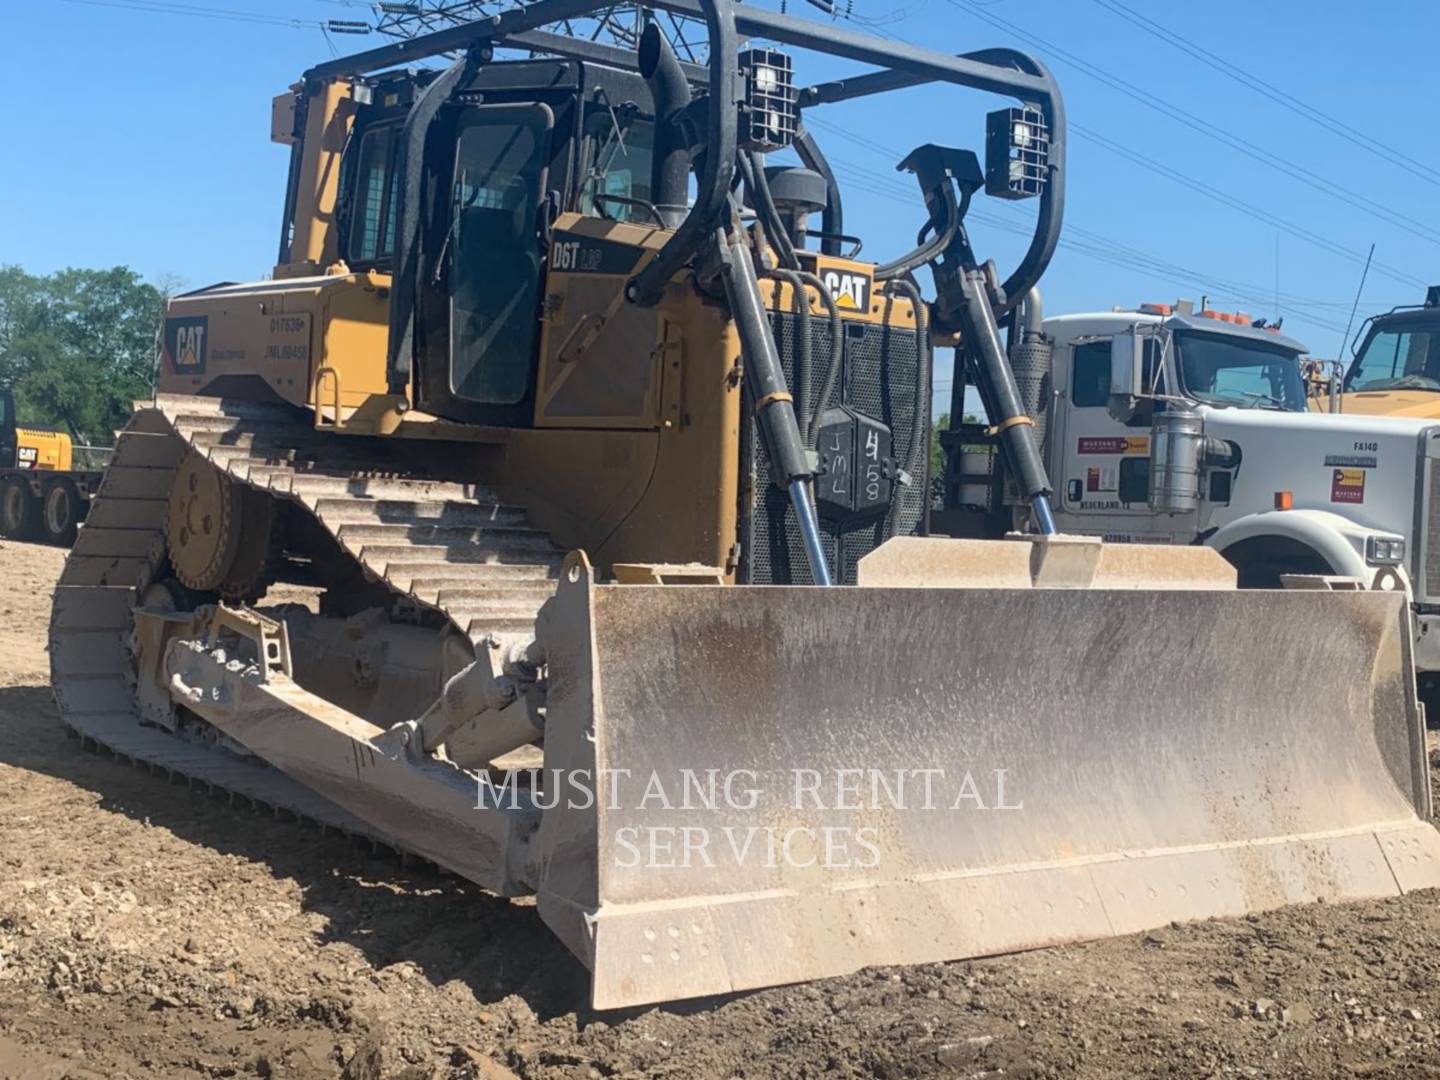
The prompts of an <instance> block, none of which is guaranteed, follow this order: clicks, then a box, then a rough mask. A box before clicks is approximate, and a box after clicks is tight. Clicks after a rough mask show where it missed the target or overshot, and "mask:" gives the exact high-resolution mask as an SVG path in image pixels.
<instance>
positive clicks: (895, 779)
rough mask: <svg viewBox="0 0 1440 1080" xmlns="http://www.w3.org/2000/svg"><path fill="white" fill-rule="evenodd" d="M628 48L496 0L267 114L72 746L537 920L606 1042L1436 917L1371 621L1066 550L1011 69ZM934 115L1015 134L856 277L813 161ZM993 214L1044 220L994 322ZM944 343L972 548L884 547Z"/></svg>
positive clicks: (1426, 832)
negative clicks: (1247, 941)
mask: <svg viewBox="0 0 1440 1080" xmlns="http://www.w3.org/2000/svg"><path fill="white" fill-rule="evenodd" d="M651 6H652V7H654V8H655V9H656V10H659V11H669V12H672V13H675V14H679V15H685V16H691V17H696V18H699V19H703V21H704V24H705V26H706V28H707V31H708V60H707V62H706V63H705V64H704V65H692V64H682V63H681V62H679V61H678V60H677V58H676V57H675V55H674V53H673V51H672V50H671V48H670V46H669V44H668V43H667V41H666V39H665V37H664V36H663V35H662V34H661V33H660V31H659V30H658V28H657V27H656V26H653V25H652V26H649V27H647V28H646V29H645V31H644V33H643V35H642V36H641V37H640V39H639V42H638V47H637V48H635V49H630V48H624V47H620V46H616V45H607V44H601V43H597V42H593V41H586V40H581V39H576V38H571V37H563V36H558V35H555V34H552V33H549V32H547V31H546V30H544V29H543V28H544V27H545V26H549V25H553V24H555V23H557V22H559V21H563V20H566V19H574V18H581V17H583V16H584V15H585V14H586V13H587V12H591V11H593V10H594V9H595V7H596V2H595V0H537V2H536V3H533V4H527V5H525V6H523V7H521V8H517V9H515V10H512V11H507V12H505V13H504V14H501V15H499V16H497V17H495V18H493V19H490V20H488V21H485V22H481V23H476V24H472V25H467V26H461V27H455V28H452V29H447V30H442V31H437V32H435V33H434V34H431V35H429V36H427V37H421V38H417V39H413V40H410V41H406V42H403V43H396V44H393V45H389V46H386V47H384V48H379V49H375V50H372V51H369V52H363V53H360V54H358V55H356V56H352V57H346V58H341V59H337V60H335V61H333V62H327V63H323V64H320V65H319V66H317V67H315V68H313V69H311V70H310V71H308V72H307V73H306V74H305V76H304V78H303V79H302V80H301V81H300V82H299V83H298V84H297V85H296V86H295V87H294V88H293V89H292V90H291V91H290V92H288V93H287V94H284V95H282V96H281V97H280V98H278V99H277V100H276V102H275V105H274V110H273V118H274V134H275V137H276V138H277V139H278V140H279V141H281V142H282V143H286V144H288V145H289V146H290V148H291V167H290V172H289V184H288V190H287V194H286V199H285V210H284V219H283V228H282V238H281V242H280V257H279V261H278V265H277V267H276V271H275V275H274V278H273V280H266V281H257V282H252V283H247V284H229V285H219V286H215V287H212V288H207V289H203V290H200V291H198V292H195V293H191V294H188V295H185V296H182V297H177V298H175V299H174V300H172V301H171V303H170V305H169V309H168V312H167V316H166V319H165V326H164V333H163V345H162V365H161V375H160V382H159V390H158V393H157V395H156V396H155V398H154V400H152V401H148V402H144V403H141V404H140V405H139V406H138V407H137V411H136V413H135V415H134V418H133V420H132V422H131V423H130V424H129V426H128V427H127V429H126V430H125V431H124V433H123V434H122V436H121V438H120V439H119V443H118V445H117V448H116V451H115V455H114V458H113V460H112V462H111V465H110V467H109V469H108V471H107V473H106V476H105V478H104V481H103V484H102V487H101V490H100V492H99V495H98V498H97V499H96V501H95V504H94V506H93V508H92V510H91V512H90V518H89V521H88V522H87V524H86V526H85V528H84V529H83V530H82V531H81V533H80V537H79V540H78V541H77V543H76V545H75V547H74V549H73V551H72V553H71V555H70V557H69V560H68V562H67V564H66V566H65V569H64V572H63V575H62V577H61V580H60V583H59V587H58V588H57V589H56V593H55V601H54V616H53V624H52V640H51V656H52V665H53V675H54V684H55V690H56V695H57V698H58V701H59V704H60V710H61V714H62V717H63V719H64V722H65V723H66V724H68V725H69V726H70V727H71V728H73V729H74V730H75V731H76V732H77V733H78V734H79V735H80V736H81V737H82V738H83V739H84V740H86V741H87V742H91V743H95V744H99V745H101V746H104V747H107V748H109V749H110V750H111V751H113V752H114V753H116V754H118V755H121V756H122V757H128V758H132V759H135V760H137V761H142V762H146V763H148V764H149V765H150V766H151V767H153V768H157V769H162V770H168V771H170V772H172V773H175V774H178V775H181V776H184V777H188V778H189V780H190V781H191V783H192V784H196V785H200V786H209V787H215V788H220V789H223V790H226V791H229V792H230V793H232V795H236V796H239V797H242V798H248V799H251V800H254V801H255V802H258V803H262V804H265V805H270V806H274V807H277V808H282V809H284V810H286V811H289V812H291V813H294V814H296V815H300V816H302V817H308V818H313V819H315V820H318V821H321V822H324V823H326V824H329V825H333V826H336V827H339V828H344V829H348V830H351V831H353V832H355V833H357V834H361V835H366V836H371V837H374V838H377V839H379V840H381V841H384V842H385V843H388V844H390V845H393V846H394V847H396V848H398V849H400V850H402V851H405V852H409V853H414V854H417V855H419V856H422V857H424V858H426V859H429V860H432V861H433V862H434V863H436V864H438V865H440V866H441V867H444V868H446V869H447V870H449V871H452V872H454V873H457V874H460V875H463V876H464V877H466V878H468V879H470V880H471V881H474V882H476V883H478V884H479V885H481V886H483V887H485V888H487V889H490V890H493V891H494V892H496V893H500V894H505V895H520V894H533V895H534V896H535V897H536V906H537V912H538V917H539V918H541V919H543V920H544V921H545V923H546V924H548V925H549V926H550V927H551V928H552V929H553V930H554V932H555V933H556V934H557V935H558V936H559V937H560V938H561V939H562V940H563V941H564V942H565V944H566V945H567V946H568V947H569V948H570V949H571V950H572V951H573V952H574V953H575V955H576V956H577V957H579V958H580V960H581V961H583V962H584V964H585V965H586V966H587V967H589V968H590V969H591V972H592V980H593V981H592V999H593V1001H594V1003H595V1005H596V1006H597V1007H602V1008H604V1007H616V1006H624V1005H631V1004H637V1003H645V1002H656V1001H664V1000H669V999H676V998H684V997H693V996H697V995H706V994H713V993H719V992H728V991H733V990H740V989H745V988H749V987H758V986H765V985H771V984H775V983H781V982H787V981H795V980H801V979H810V978H817V977H821V976H827V975H833V974H838V973H842V972H847V971H851V970H855V969H857V968H859V967H862V966H865V965H870V964H882V963H884V964H888V963H910V962H923V961H935V960H943V959H948V958H958V957H965V956H974V955H979V954H986V953H994V952H1000V951H1005V950H1013V949H1020V948H1027V947H1034V946H1041V945H1046V944H1050V943H1055V942H1062V941H1068V940H1075V939H1080V938H1089V937H1098V936H1103V935H1108V934H1118V933H1126V932H1131V931H1135V930H1139V929H1143V928H1145V927H1151V926H1155V925H1159V924H1162V923H1165V922H1168V921H1170V920H1173V919H1189V918H1199V917H1206V916H1211V915H1228V914H1240V913H1244V912H1248V911H1252V910H1256V909H1260V908H1266V907H1273V906H1277V905H1282V904H1287V903H1293V902H1300V901H1307V900H1317V899H1326V900H1334V899H1344V898H1348V897H1357V896H1383V895H1389V894H1394V893H1396V892H1399V891H1403V890H1408V889H1413V888H1418V887H1422V886H1429V885H1434V884H1436V883H1437V882H1440V836H1437V835H1436V833H1435V831H1434V830H1433V829H1432V828H1431V826H1430V825H1429V824H1428V823H1427V822H1426V820H1425V819H1426V818H1428V815H1429V795H1428V786H1427V775H1426V764H1425V755H1424V751H1423V744H1422V734H1423V732H1422V727H1421V718H1420V712H1419V709H1418V706H1417V704H1416V700H1415V688H1414V678H1413V673H1414V672H1413V663H1412V660H1411V657H1410V652H1409V650H1410V633H1409V627H1408V622H1407V620H1408V614H1407V611H1406V609H1405V607H1404V604H1403V597H1401V596H1399V595H1398V594H1387V593H1380V592H1363V593H1342V592H1326V591H1321V590H1297V591H1293V592H1287V591H1277V592H1242V591H1237V590H1236V589H1235V587H1234V576H1233V571H1231V570H1229V569H1228V567H1227V566H1226V565H1225V564H1224V563H1222V562H1221V561H1220V560H1219V559H1218V557H1215V556H1214V555H1213V553H1211V552H1209V551H1208V550H1204V549H1198V548H1197V549H1168V548H1165V549H1162V548H1146V547H1139V546H1130V547H1126V546H1112V545H1106V544H1102V543H1100V542H1099V541H1095V540H1090V539H1084V538H1072V537H1063V536H1057V535H1055V532H1054V526H1053V523H1052V522H1051V519H1050V513H1049V502H1048V499H1049V492H1050V484H1049V480H1048V478H1047V477H1046V476H1045V474H1044V470H1043V467H1042V466H1041V464H1040V459H1039V456H1038V454H1037V453H1036V447H1035V441H1034V439H1033V437H1032V436H1033V432H1032V426H1031V424H1030V420H1029V417H1027V415H1026V414H1025V412H1024V411H1023V409H1022V408H1021V404H1020V397H1019V395H1018V393H1017V390H1016V386H1015V382H1014V378H1013V375H1012V373H1011V370H1010V366H1009V362H1008V357H1007V354H1006V351H1005V347H1004V345H1003V343H1002V337H1003V334H1004V331H1005V328H1007V327H1009V328H1010V330H1011V331H1012V333H1013V331H1014V320H1015V313H1016V308H1017V306H1018V305H1019V304H1020V303H1021V301H1022V300H1023V299H1024V298H1025V297H1026V296H1027V295H1029V294H1030V292H1031V290H1032V289H1033V288H1034V286H1035V284H1036V282H1037V281H1038V280H1039V278H1040V276H1041V274H1042V273H1043V272H1044V270H1045V268H1046V266H1047V264H1048V263H1049V261H1050V257H1051V254H1052V253H1053V252H1054V250H1055V245H1056V242H1057V240H1058V237H1059V234H1060V226H1061V215H1062V207H1063V202H1064V197H1063V192H1064V179H1065V160H1064V149H1065V120H1064V111H1063V105H1062V100H1061V96H1060V92H1059V90H1058V88H1057V86H1056V84H1055V82H1054V80H1053V79H1052V78H1051V76H1050V75H1049V73H1048V72H1047V71H1046V69H1045V68H1044V67H1043V66H1042V65H1041V64H1039V63H1038V62H1037V61H1035V60H1033V59H1031V58H1029V57H1027V56H1025V55H1023V54H1021V53H1017V52H1014V51H1012V50H1008V49H987V50H983V51H979V52H974V53H968V54H963V55H960V56H952V55H947V54H943V53H939V52H932V51H927V50H923V49H918V48H914V47H911V46H908V45H903V44H898V43H896V42H893V41H882V40H879V39H876V38H873V37H869V36H866V35H863V34H857V33H854V32H851V31H849V30H846V29H844V28H841V27H837V26H834V25H828V24H816V23H813V22H809V21H807V20H803V19H797V18H795V17H792V16H787V15H783V14H774V13H771V12H767V11H764V10H760V9H756V8H752V7H749V6H748V5H747V6H745V7H738V6H733V5H732V3H731V0H660V2H659V3H656V4H653V5H651ZM742 39H744V40H746V41H750V42H754V41H762V40H763V41H765V42H768V43H771V44H769V45H767V46H765V47H759V46H755V45H749V46H747V47H745V48H744V49H742V48H741V43H742ZM507 49H508V50H528V51H529V53H530V54H531V55H530V58H528V59H515V60H502V59H497V51H499V50H507ZM786 50H788V51H786ZM816 53H818V54H823V55H824V56H828V57H829V59H828V60H826V61H825V63H826V64H827V65H828V67H829V70H831V71H834V70H835V63H836V61H837V59H838V60H843V61H852V62H854V63H855V64H856V65H857V67H856V73H855V74H854V75H853V76H847V77H845V78H841V79H831V80H830V81H825V82H820V83H818V84H815V85H809V86H804V85H801V84H800V82H798V81H797V70H796V66H795V65H796V63H797V60H796V59H795V57H796V56H797V55H798V56H805V55H813V54H816ZM441 54H446V55H450V56H456V57H458V58H457V59H454V60H453V62H452V63H451V64H450V65H449V66H448V67H445V68H443V69H442V70H435V71H430V70H418V69H416V68H414V67H402V65H413V64H415V63H416V61H417V60H419V59H422V58H424V57H427V56H439V55H441ZM926 84H928V85H929V86H931V88H932V89H931V92H933V93H939V92H941V90H949V91H957V90H978V91H981V92H984V93H989V94H994V95H999V96H1001V97H1003V98H1007V99H1011V101H1012V104H1008V105H1006V106H1005V107H1003V108H999V109H997V110H996V111H995V112H993V113H991V114H990V116H989V118H988V119H987V122H986V132H985V154H984V162H983V164H982V162H981V159H980V156H979V155H977V154H976V153H974V152H972V151H970V150H965V149H956V148H953V147H949V146H944V145H940V144H926V145H923V146H920V147H918V148H917V149H916V150H915V151H914V152H913V153H911V154H910V155H908V156H907V157H906V159H905V160H904V161H903V162H901V163H900V165H901V168H902V169H903V170H905V171H906V172H908V173H911V174H913V175H914V177H915V179H916V181H917V182H918V187H919V189H920V195H921V198H920V199H918V200H917V204H916V221H917V224H923V228H922V229H921V232H920V237H919V240H918V242H917V246H916V248H915V249H914V250H913V251H911V252H909V253H907V254H905V255H903V256H901V257H899V258H897V259H895V260H893V261H891V262H888V263H883V264H879V265H876V264H873V263H869V262H866V261H863V260H861V259H860V258H858V252H857V251H856V250H855V249H856V246H857V245H856V242H855V241H854V240H853V239H852V238H851V237H849V236H848V235H847V234H846V231H845V224H844V217H843V204H842V189H841V185H840V184H839V183H838V182H837V180H836V178H835V176H834V174H833V172H832V171H831V169H830V167H829V165H828V163H827V160H826V158H825V156H824V153H823V151H822V149H821V147H820V145H819V143H818V142H817V140H816V139H815V137H814V136H813V135H812V134H810V133H809V132H808V131H807V129H806V127H805V124H804V114H805V113H806V112H807V111H808V110H811V109H817V108H826V109H837V110H839V109H841V107H842V106H843V103H845V102H847V101H852V100H854V99H858V98H864V97H868V96H870V95H874V94H879V93H897V92H900V91H903V90H905V89H906V88H909V87H914V86H920V85H926ZM792 152H793V157H792V156H791V153H792ZM769 155H783V156H778V157H776V158H775V160H774V162H772V161H770V158H769ZM796 159H798V161H799V162H800V164H798V165H796V164H794V163H793V162H794V160H796ZM782 161H789V162H791V164H780V163H779V162H782ZM980 194H985V195H989V196H993V197H999V198H1006V199H1030V200H1033V203H1032V204H1033V205H1035V206H1036V208H1037V209H1036V214H1035V231H1034V236H1033V238H1032V239H1031V242H1030V245H1029V247H1028V249H1027V251H1026V253H1025V255H1024V256H1023V258H1022V259H1021V260H1020V262H1019V264H1018V265H1017V266H1016V267H1015V269H1014V270H1013V271H1012V272H1011V273H1010V274H1009V276H1006V277H1002V276H1001V275H1000V273H998V272H997V270H996V267H995V266H994V264H993V263H991V262H988V261H984V260H982V259H980V258H979V256H977V254H976V253H975V251H974V250H973V247H972V244H971V240H970V237H969V234H968V231H967V228H966V224H965V214H966V212H967V210H968V207H969V205H970V203H971V200H972V198H973V197H975V196H977V195H980ZM816 217H818V218H819V227H818V228H815V227H813V226H814V224H815V218H816ZM926 268H929V270H930V271H931V273H932V275H933V280H934V295H933V296H932V297H930V298H926V297H925V296H924V294H923V293H922V291H921V289H920V285H919V282H918V279H917V277H916V275H917V273H918V272H921V271H923V270H925V269H926ZM935 347H954V348H956V349H957V350H958V353H959V355H960V356H961V358H962V362H964V363H966V364H967V365H968V366H969V367H970V368H971V369H972V371H973V375H974V378H975V379H976V380H977V382H978V384H979V385H980V387H981V388H982V391H983V392H984V394H985V396H986V401H987V406H988V411H989V415H990V416H991V418H992V420H993V422H994V424H995V426H996V428H997V429H998V434H999V438H1000V441H1001V450H1002V452H1003V453H1004V454H1005V455H1006V460H1007V463H1008V464H1009V465H1010V475H1012V476H1013V477H1015V478H1016V479H1015V482H1014V488H1015V490H1014V491H1013V492H1012V494H1013V497H1014V498H1013V502H1014V518H1013V521H1012V522H1011V525H1012V526H1013V531H1014V535H1013V536H1011V537H1009V538H1005V537H1003V536H997V538H995V539H976V540H952V539H940V538H934V537H929V536H926V535H925V531H926V517H927V502H928V500H927V495H926V493H927V489H928V477H927V464H926V463H927V459H928V446H929V438H928V431H929V418H928V414H929V401H930V395H931V358H932V350H933V349H934V348H935ZM1002 531H1003V530H1002Z"/></svg>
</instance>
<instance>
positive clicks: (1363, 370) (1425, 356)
mask: <svg viewBox="0 0 1440 1080" xmlns="http://www.w3.org/2000/svg"><path fill="white" fill-rule="evenodd" d="M1345 389H1347V390H1440V334H1431V333H1426V332H1425V331H1423V330H1403V331H1397V330H1382V331H1380V332H1379V333H1377V334H1375V335H1374V336H1373V337H1372V338H1371V339H1370V340H1369V342H1367V343H1366V345H1365V350H1364V351H1363V352H1362V353H1361V354H1360V359H1358V360H1357V361H1356V362H1355V366H1354V368H1353V369H1352V370H1351V372H1350V377H1349V379H1348V380H1346V387H1345Z"/></svg>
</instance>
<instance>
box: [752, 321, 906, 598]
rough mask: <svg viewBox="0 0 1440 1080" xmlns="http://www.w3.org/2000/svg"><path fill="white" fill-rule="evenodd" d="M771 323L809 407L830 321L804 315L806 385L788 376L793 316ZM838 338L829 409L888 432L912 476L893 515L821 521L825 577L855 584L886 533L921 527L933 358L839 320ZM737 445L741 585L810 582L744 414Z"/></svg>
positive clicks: (892, 333) (886, 333) (898, 335)
mask: <svg viewBox="0 0 1440 1080" xmlns="http://www.w3.org/2000/svg"><path fill="white" fill-rule="evenodd" d="M772 325H773V327H774V331H775V344H776V346H777V348H778V349H779V351H780V359H781V363H782V365H783V366H784V368H785V378H786V381H787V383H788V384H789V386H790V388H791V392H792V393H794V395H795V400H796V404H797V405H799V404H800V403H801V402H807V403H809V404H810V405H811V406H812V407H813V403H814V402H815V400H816V398H817V397H818V396H819V393H820V390H821V388H822V386H823V384H824V379H825V372H826V369H827V367H828V365H829V363H830V357H831V341H830V320H829V319H828V318H824V317H812V318H811V319H810V343H811V364H810V379H809V385H808V387H802V386H801V385H800V384H799V382H798V381H797V379H796V371H795V368H796V365H797V359H798V356H797V353H798V350H797V348H796V346H797V344H798V335H799V326H800V318H799V316H798V315H794V314H789V313H784V314H775V315H774V316H773V323H772ZM844 333H845V334H846V340H845V363H844V368H843V369H842V371H841V375H840V380H839V382H838V383H837V386H836V391H835V393H834V395H832V397H831V402H830V403H831V405H832V406H833V405H841V404H845V405H849V406H850V407H851V408H854V409H856V410H858V411H860V412H862V413H865V414H866V415H867V416H871V417H874V418H875V419H877V420H880V421H881V422H883V423H884V424H886V425H887V426H889V428H890V429H891V431H892V432H893V433H894V439H895V451H894V452H895V456H896V458H897V460H899V461H900V463H901V467H902V468H905V469H907V470H908V471H909V472H910V473H911V483H910V484H909V485H908V486H906V487H901V488H900V489H899V495H898V496H897V501H898V504H899V505H898V507H896V508H894V510H893V511H892V513H891V514H889V515H884V516H880V517H875V516H871V517H863V518H859V519H851V520H848V521H841V520H833V519H827V518H822V519H821V522H820V528H821V542H822V545H823V547H824V549H825V558H826V561H827V562H828V563H829V564H830V573H831V576H832V577H833V578H834V580H835V581H836V582H838V583H841V584H846V585H853V584H854V583H855V566H856V563H858V562H859V560H860V558H861V557H862V556H863V555H866V554H867V553H869V552H870V551H873V550H874V549H875V548H876V547H878V546H880V544H882V543H884V541H886V540H888V539H889V538H890V537H891V536H892V535H899V536H904V535H909V534H913V533H917V532H919V531H920V530H921V528H922V527H923V522H924V516H925V491H926V489H927V484H928V481H929V476H928V473H929V464H930V451H929V445H928V433H927V431H926V421H927V418H928V416H929V409H930V364H931V358H930V348H929V344H928V342H927V341H925V339H924V338H920V339H919V341H920V344H921V346H922V347H923V349H924V353H923V357H917V354H916V347H917V334H916V332H915V331H914V330H910V329H896V328H892V327H888V326H883V325H878V324H871V323H861V322H858V321H857V322H850V321H847V322H845V324H844ZM917 389H918V391H919V393H918V396H917ZM917 403H918V406H919V408H918V409H917V408H916V406H917ZM916 440H920V442H919V443H918V444H917V443H916ZM741 446H742V454H743V458H742V461H741V470H742V472H741V478H742V485H741V494H740V499H741V505H740V544H741V553H740V566H739V571H738V575H737V576H738V578H739V580H740V581H742V582H748V583H751V584H757V585H758V584H765V585H770V584H773V585H807V584H813V582H812V580H811V575H810V568H809V565H808V564H807V562H806V560H805V547H804V544H803V543H802V542H801V540H800V531H799V528H798V526H797V524H796V521H795V515H794V512H793V511H792V510H791V508H790V499H789V496H788V495H787V494H786V493H785V492H784V491H781V490H780V489H779V488H778V487H776V486H775V484H774V483H773V482H772V481H771V478H770V463H769V459H768V458H767V457H766V455H765V449H764V447H763V446H762V445H761V444H760V436H759V431H758V430H757V429H756V427H755V425H754V424H753V423H752V422H751V420H750V417H749V416H748V412H747V416H746V420H745V430H744V432H743V437H742V440H741ZM912 448H914V453H913V454H912V453H911V451H912ZM907 458H909V459H913V461H914V462H915V464H914V465H912V464H911V463H910V461H908V460H907Z"/></svg>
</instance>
